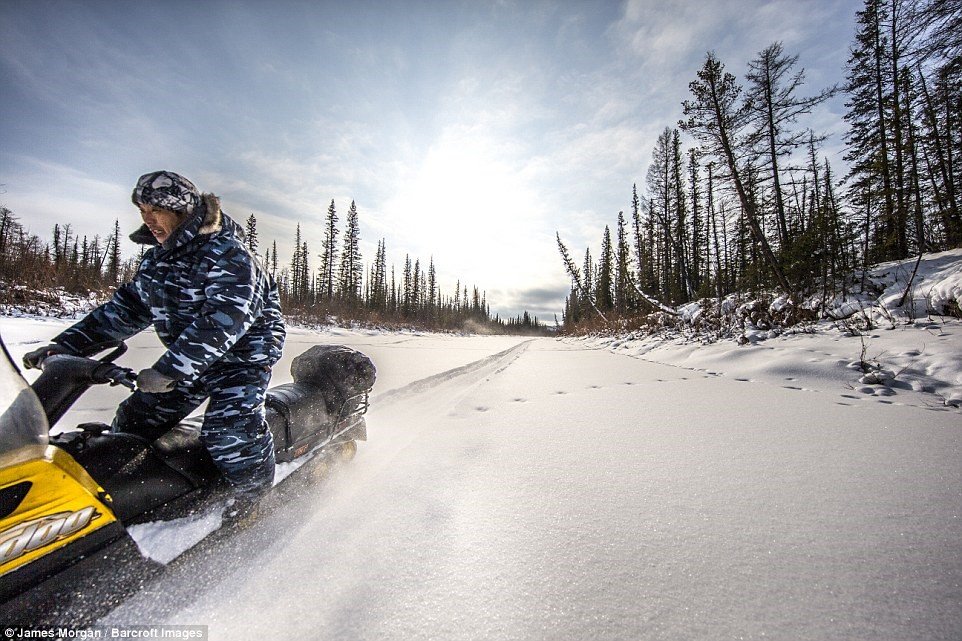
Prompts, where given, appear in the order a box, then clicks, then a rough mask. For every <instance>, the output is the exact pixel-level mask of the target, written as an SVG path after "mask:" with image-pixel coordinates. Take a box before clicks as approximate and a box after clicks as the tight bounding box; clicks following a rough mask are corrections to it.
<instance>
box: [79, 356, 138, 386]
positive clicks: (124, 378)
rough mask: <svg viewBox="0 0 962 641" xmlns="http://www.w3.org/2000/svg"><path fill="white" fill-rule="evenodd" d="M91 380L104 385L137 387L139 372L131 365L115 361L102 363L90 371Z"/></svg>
mask: <svg viewBox="0 0 962 641" xmlns="http://www.w3.org/2000/svg"><path fill="white" fill-rule="evenodd" d="M90 380H92V381H93V382H94V383H97V384H100V385H103V384H104V383H108V384H110V385H123V386H124V387H126V388H127V389H129V390H135V389H137V373H136V372H135V371H134V370H132V369H130V368H129V367H121V366H120V365H114V364H113V363H101V364H100V365H98V366H97V367H95V368H94V370H93V371H92V372H91V373H90Z"/></svg>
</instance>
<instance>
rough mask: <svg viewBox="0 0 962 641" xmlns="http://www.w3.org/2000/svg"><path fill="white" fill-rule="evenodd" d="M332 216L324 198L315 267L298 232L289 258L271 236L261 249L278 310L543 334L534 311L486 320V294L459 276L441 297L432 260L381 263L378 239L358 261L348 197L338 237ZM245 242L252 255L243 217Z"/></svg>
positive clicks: (252, 239)
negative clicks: (278, 298) (267, 245)
mask: <svg viewBox="0 0 962 641" xmlns="http://www.w3.org/2000/svg"><path fill="white" fill-rule="evenodd" d="M339 235H341V230H340V229H339V228H338V214H337V209H336V207H335V205H334V201H333V200H332V201H331V204H330V206H329V207H328V208H327V214H326V215H325V217H324V224H323V235H322V238H321V239H320V245H321V250H320V252H319V253H317V254H316V257H317V258H318V266H317V268H316V269H314V268H312V267H311V260H310V259H311V256H312V253H311V250H310V248H309V245H308V242H307V240H306V239H305V238H304V235H303V234H302V232H301V226H300V224H298V225H297V229H296V231H295V235H294V239H293V240H294V248H295V249H294V255H293V256H292V257H291V260H290V262H289V263H287V264H284V263H282V262H281V261H280V260H279V257H278V252H277V242H276V241H274V242H272V244H271V247H270V248H269V249H267V250H266V251H265V252H264V254H263V262H264V264H265V266H266V268H267V270H268V271H269V272H270V273H271V275H272V276H273V277H274V279H275V280H276V281H277V285H278V288H279V289H280V291H281V303H282V307H283V308H284V313H285V314H286V315H288V316H289V317H294V318H298V319H301V320H304V321H308V322H310V321H315V322H324V321H325V320H326V319H328V318H330V317H336V318H337V319H340V320H351V321H358V322H362V323H367V324H371V325H386V326H410V327H417V328H423V329H430V330H453V331H461V330H465V329H466V330H468V331H473V332H488V333H511V334H544V333H547V332H548V331H549V329H553V328H548V327H547V326H545V325H544V324H543V323H542V322H541V321H539V320H538V318H537V317H536V316H531V315H530V314H528V312H524V313H523V314H521V315H520V316H518V317H516V318H509V319H503V318H500V316H495V317H493V318H492V316H491V311H490V308H489V306H488V303H487V300H486V295H485V293H484V292H483V291H481V290H479V289H478V288H477V287H476V286H471V287H470V289H469V288H468V286H467V285H463V284H462V283H461V281H460V280H459V281H458V282H457V285H456V286H455V288H454V291H453V292H450V293H449V294H447V295H445V294H444V293H442V291H441V287H440V285H439V284H438V280H437V272H436V269H435V265H434V259H433V257H432V258H429V260H428V264H427V265H425V264H424V263H423V262H422V261H421V259H420V258H414V259H413V260H412V258H411V257H410V256H409V255H406V256H405V258H404V265H403V268H402V269H401V270H400V272H399V271H398V270H397V269H396V267H395V266H394V265H393V264H392V265H390V267H389V266H388V263H387V246H386V243H385V241H384V239H381V240H380V241H379V242H378V245H377V252H376V255H375V257H374V260H373V261H372V262H371V263H370V265H369V266H367V267H365V264H364V261H363V259H362V256H361V251H360V248H359V245H360V226H359V223H358V213H357V206H356V204H355V203H354V202H353V201H352V202H351V206H350V209H349V210H348V212H347V220H346V222H345V225H344V229H343V236H342V238H341V240H340V242H339V241H338V236H339ZM247 244H248V247H249V249H250V250H251V252H252V253H254V254H255V255H256V254H258V251H259V245H258V234H257V219H256V217H255V216H254V214H251V215H250V217H249V218H248V219H247Z"/></svg>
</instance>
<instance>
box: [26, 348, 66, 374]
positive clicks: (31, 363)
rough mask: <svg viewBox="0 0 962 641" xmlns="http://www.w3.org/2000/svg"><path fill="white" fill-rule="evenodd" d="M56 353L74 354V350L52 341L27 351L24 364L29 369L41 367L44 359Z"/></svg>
mask: <svg viewBox="0 0 962 641" xmlns="http://www.w3.org/2000/svg"><path fill="white" fill-rule="evenodd" d="M56 354H73V350H69V349H67V348H66V347H64V346H63V345H58V344H57V343H50V344H49V345H44V346H43V347H40V348H38V349H35V350H33V351H32V352H27V353H26V354H24V355H23V366H24V367H26V368H27V369H40V363H42V362H43V359H45V358H47V357H48V356H54V355H56Z"/></svg>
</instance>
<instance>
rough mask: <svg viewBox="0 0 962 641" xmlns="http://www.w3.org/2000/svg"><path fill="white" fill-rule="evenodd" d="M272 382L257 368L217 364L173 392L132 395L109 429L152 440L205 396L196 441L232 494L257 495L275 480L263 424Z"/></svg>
mask: <svg viewBox="0 0 962 641" xmlns="http://www.w3.org/2000/svg"><path fill="white" fill-rule="evenodd" d="M270 378H271V373H270V371H269V370H266V369H264V368H263V367H260V366H259V367H251V366H248V365H223V366H218V365H215V366H213V367H212V368H211V369H210V370H208V371H207V372H205V373H204V374H202V375H201V376H200V378H199V379H198V380H196V381H193V382H191V383H186V384H185V383H178V384H177V387H176V388H174V390H173V391H171V392H167V393H164V394H148V393H147V392H141V391H136V392H134V393H133V394H132V395H131V396H129V397H128V398H127V399H126V400H125V401H124V402H123V403H121V404H120V407H118V408H117V415H116V416H115V417H114V422H113V426H112V429H113V430H114V431H118V432H130V433H133V434H139V435H140V436H143V437H144V438H146V439H148V440H151V441H153V440H155V439H157V438H159V437H160V436H161V435H163V434H164V433H165V432H166V431H167V430H168V429H170V428H171V427H173V426H174V425H177V424H178V423H179V422H180V421H181V420H183V419H184V418H185V417H186V416H187V415H188V414H190V413H191V412H192V411H194V410H195V409H196V408H197V407H198V406H199V405H200V404H201V403H203V402H204V400H205V399H207V398H209V399H210V403H209V404H208V406H207V410H206V411H205V413H204V423H203V426H202V427H201V432H200V440H201V442H202V443H203V444H204V446H205V447H207V450H208V451H209V452H210V455H211V457H212V458H213V459H214V463H215V464H216V465H217V467H218V469H220V471H221V473H223V475H224V476H225V477H226V478H227V480H228V481H230V483H231V485H232V486H233V488H234V491H235V492H237V493H238V494H242V495H251V496H253V495H257V494H259V493H261V492H264V491H266V490H268V489H270V487H271V484H272V483H273V480H274V441H273V438H272V437H271V431H270V429H268V427H267V422H266V421H265V420H264V397H265V395H266V393H267V384H268V382H269V381H270Z"/></svg>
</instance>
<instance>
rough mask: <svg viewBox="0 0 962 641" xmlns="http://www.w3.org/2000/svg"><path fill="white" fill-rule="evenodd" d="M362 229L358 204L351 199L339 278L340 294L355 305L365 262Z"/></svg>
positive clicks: (359, 291)
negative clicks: (361, 245) (362, 248)
mask: <svg viewBox="0 0 962 641" xmlns="http://www.w3.org/2000/svg"><path fill="white" fill-rule="evenodd" d="M360 241H361V231H360V227H359V225H358V220H357V206H356V205H355V204H354V201H351V208H350V210H348V213H347V228H346V229H345V230H344V245H343V248H342V250H341V269H340V276H339V279H338V287H339V296H340V298H341V299H342V300H344V301H345V302H346V303H347V304H348V305H349V306H352V307H353V306H355V305H357V303H358V302H359V301H360V296H361V276H362V274H363V271H364V264H363V262H362V259H361V249H360Z"/></svg>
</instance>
